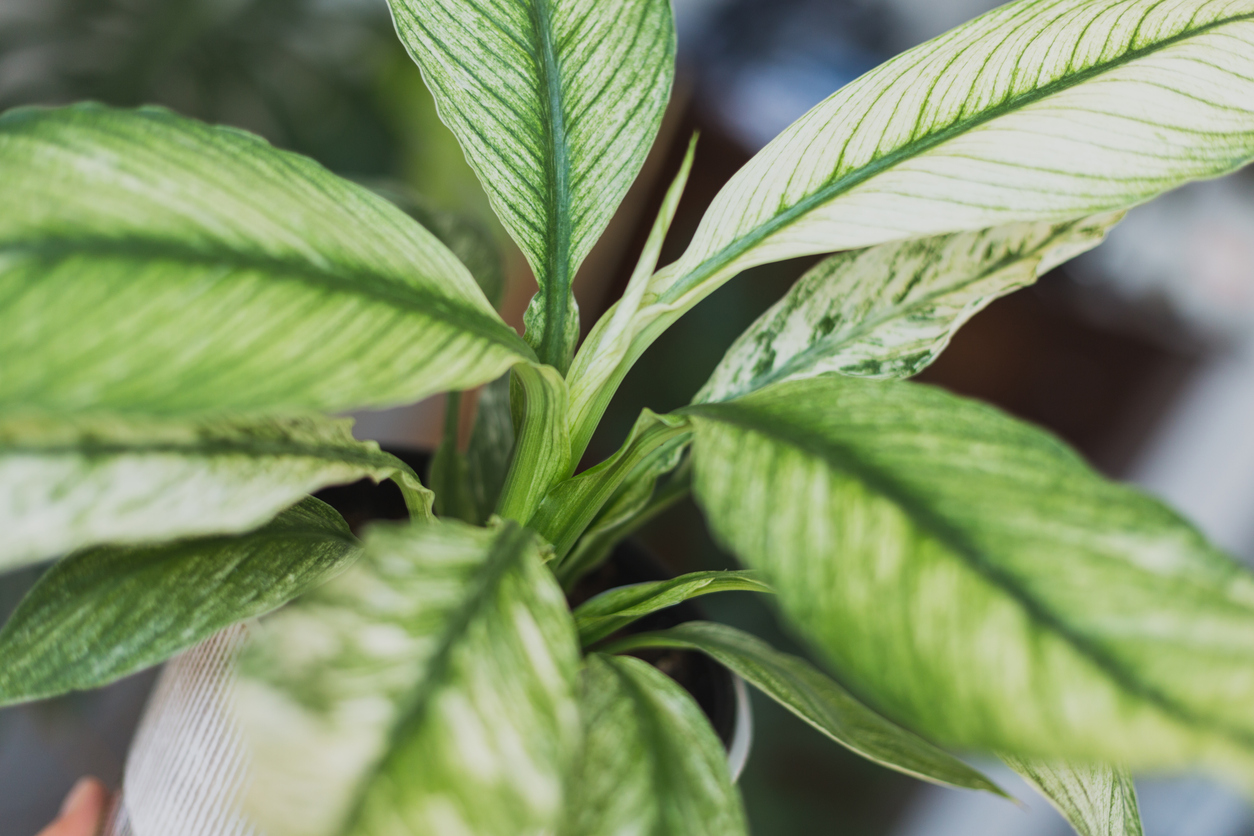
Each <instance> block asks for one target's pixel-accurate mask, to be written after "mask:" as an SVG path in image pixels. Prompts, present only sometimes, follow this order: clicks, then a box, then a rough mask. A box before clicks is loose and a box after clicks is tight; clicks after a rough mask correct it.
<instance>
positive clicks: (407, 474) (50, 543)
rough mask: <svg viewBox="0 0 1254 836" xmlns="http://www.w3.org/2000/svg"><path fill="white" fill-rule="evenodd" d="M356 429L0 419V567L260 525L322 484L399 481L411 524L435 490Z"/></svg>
mask: <svg viewBox="0 0 1254 836" xmlns="http://www.w3.org/2000/svg"><path fill="white" fill-rule="evenodd" d="M351 423H352V422H351V421H345V420H331V419H327V418H320V417H307V418H288V419H260V418H258V419H246V418H230V419H227V418H217V419H212V418H206V419H199V420H190V419H183V420H174V419H172V420H157V419H140V418H122V417H108V416H103V415H94V416H79V417H76V418H73V419H70V418H58V417H55V416H50V415H43V414H39V413H30V414H27V415H25V416H21V415H18V416H9V417H0V528H3V530H4V537H3V538H0V570H5V569H10V568H14V567H16V566H19V565H21V564H23V563H30V562H33V561H37V560H43V559H46V558H49V557H56V556H59V555H62V554H66V553H68V552H71V551H73V550H75V549H79V548H83V547H85V546H92V545H97V544H103V543H118V544H122V543H125V544H131V545H136V544H144V543H155V542H160V541H163V540H170V539H172V538H175V537H189V536H196V535H206V534H223V533H234V532H239V531H247V530H249V529H252V528H256V527H257V526H259V525H261V524H262V523H264V522H266V521H267V520H269V519H271V518H272V517H273V516H274V515H275V514H277V513H278V512H279V511H281V510H283V509H284V508H286V507H288V506H289V505H292V504H293V503H294V502H296V501H297V500H299V499H300V498H301V497H302V496H304V495H305V494H307V493H310V492H312V491H315V490H318V489H319V488H322V487H325V486H327V485H334V484H341V483H344V482H354V481H356V480H358V479H362V478H366V477H369V478H372V479H374V480H375V481H379V480H382V479H389V478H390V479H395V480H396V482H397V484H398V485H400V487H401V491H402V493H403V494H404V495H405V498H406V502H407V504H408V506H409V512H410V514H411V515H412V516H414V517H415V518H418V519H423V518H426V517H427V516H429V514H430V509H431V492H430V491H428V490H427V489H426V488H424V487H423V486H422V484H421V483H420V482H419V481H418V477H417V476H415V475H414V473H413V471H412V470H410V469H409V467H408V466H407V465H406V464H405V463H404V462H402V461H400V460H399V459H397V458H396V457H394V456H391V455H388V454H387V453H384V452H382V451H380V450H379V445H377V444H375V443H374V442H372V441H357V440H355V439H354V438H353V436H352V433H351V432H350V429H349V428H350V426H351Z"/></svg>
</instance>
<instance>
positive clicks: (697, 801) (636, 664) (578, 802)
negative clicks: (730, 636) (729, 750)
mask: <svg viewBox="0 0 1254 836" xmlns="http://www.w3.org/2000/svg"><path fill="white" fill-rule="evenodd" d="M581 704H582V708H583V718H584V734H585V744H584V751H583V757H582V760H581V762H580V764H579V766H578V768H577V771H576V773H575V780H574V781H573V784H572V788H571V797H570V800H569V801H568V804H567V815H566V820H565V824H564V826H563V827H562V829H561V830H560V831H559V832H560V836H622V834H628V833H632V834H635V833H640V834H649V836H747V834H748V829H747V827H746V825H745V817H744V811H743V809H742V806H741V802H740V795H739V793H737V792H736V788H735V787H733V786H732V783H731V776H730V775H729V774H728V772H727V756H726V754H725V753H724V752H723V746H722V744H721V743H719V740H718V737H716V736H715V734H714V730H713V729H711V728H710V724H709V721H708V720H706V718H705V715H704V714H702V713H701V709H700V708H698V707H697V704H696V703H695V702H693V701H692V697H690V696H688V694H687V692H685V691H684V690H683V689H682V688H680V687H679V686H678V685H677V684H675V682H674V681H673V680H671V679H670V678H669V677H667V676H666V674H664V673H662V672H661V671H659V670H657V669H656V668H654V667H652V666H650V665H647V664H645V663H644V662H641V661H640V660H639V659H632V658H630V657H622V656H619V657H615V656H604V655H602V654H599V653H594V654H592V655H591V656H589V657H588V660H587V664H586V666H585V668H584V673H583V688H582V700H581Z"/></svg>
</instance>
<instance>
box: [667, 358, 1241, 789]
mask: <svg viewBox="0 0 1254 836" xmlns="http://www.w3.org/2000/svg"><path fill="white" fill-rule="evenodd" d="M686 411H687V412H688V413H689V414H690V415H691V416H692V419H693V422H694V426H695V441H694V448H693V461H694V467H695V476H694V490H695V493H696V496H697V499H698V501H699V503H700V504H701V505H702V507H703V508H704V509H705V512H706V514H707V516H708V519H709V521H710V524H711V526H712V527H713V529H714V531H715V532H716V534H717V535H718V536H719V538H720V539H721V540H723V541H724V542H725V543H726V544H728V546H729V547H730V548H731V549H732V550H733V551H734V552H735V553H736V554H738V555H739V556H740V557H741V558H743V559H744V560H745V561H746V562H747V563H748V564H749V565H750V566H752V567H754V568H757V569H760V570H761V571H762V572H763V574H764V575H765V578H766V580H767V581H768V582H769V583H770V584H771V585H772V587H774V588H775V590H776V592H777V593H778V595H779V601H780V604H781V606H782V607H783V609H784V611H785V613H786V614H787V616H788V618H789V620H790V621H791V622H792V623H793V624H794V625H795V626H796V627H797V629H798V630H799V631H801V632H802V633H803V634H804V635H805V636H807V637H809V638H810V639H811V640H812V641H814V642H815V643H816V644H817V645H818V646H819V647H820V648H821V649H822V650H823V651H825V652H826V655H827V657H828V658H829V659H830V660H831V662H832V663H833V665H834V666H835V667H836V669H837V671H838V673H839V674H840V675H841V678H842V680H844V681H846V682H847V683H848V684H849V685H850V686H851V687H852V688H854V690H856V691H857V692H858V693H859V694H861V695H862V696H864V697H865V698H867V699H868V700H870V701H871V702H872V703H873V704H874V705H876V706H878V707H879V708H881V709H882V710H884V711H885V712H886V713H887V714H888V716H889V717H891V718H893V719H895V720H897V721H898V722H901V723H903V724H905V725H907V726H908V727H910V728H912V729H914V730H916V731H918V732H921V733H923V734H926V735H928V736H929V737H932V738H934V739H937V740H938V741H942V742H946V743H953V744H957V745H961V746H971V747H980V748H989V749H993V750H996V751H1004V752H1009V753H1011V754H1016V755H1020V756H1030V757H1047V758H1063V759H1069V760H1081V761H1083V760H1095V761H1113V762H1121V763H1128V764H1129V765H1132V766H1136V765H1145V766H1150V765H1175V764H1180V763H1183V762H1189V761H1197V760H1203V759H1205V760H1210V761H1212V762H1218V761H1219V760H1224V759H1238V758H1239V759H1243V762H1244V760H1245V759H1248V758H1249V755H1250V751H1251V750H1252V749H1254V679H1252V678H1251V677H1250V676H1249V668H1250V665H1251V664H1252V663H1254V577H1251V576H1250V575H1249V574H1248V573H1247V572H1246V571H1245V570H1244V569H1242V568H1241V567H1240V566H1239V565H1238V564H1237V563H1236V562H1234V561H1233V560H1231V559H1230V558H1228V557H1227V556H1226V555H1224V554H1222V553H1220V552H1219V551H1217V550H1216V549H1214V548H1213V547H1212V546H1210V545H1209V544H1208V543H1207V542H1206V541H1205V540H1204V539H1203V538H1202V536H1201V535H1200V534H1198V532H1197V531H1196V530H1195V529H1193V528H1192V527H1191V526H1189V525H1188V524H1187V523H1186V522H1185V521H1184V520H1182V519H1181V518H1180V517H1178V516H1177V515H1176V514H1174V513H1172V512H1171V511H1170V510H1168V509H1167V508H1165V507H1164V506H1163V505H1161V504H1160V503H1158V502H1157V501H1155V500H1153V499H1151V498H1149V497H1147V496H1145V495H1143V494H1141V493H1140V492H1138V491H1136V490H1133V489H1130V488H1127V487H1123V486H1120V485H1117V484H1114V483H1111V482H1108V481H1106V480H1105V479H1103V478H1101V477H1100V476H1098V475H1097V474H1095V473H1094V472H1093V471H1091V470H1090V469H1089V468H1088V467H1087V466H1086V465H1085V464H1084V463H1083V462H1082V461H1081V460H1080V458H1079V457H1078V456H1076V455H1075V454H1074V453H1072V452H1071V451H1070V450H1068V449H1067V448H1066V447H1065V446H1064V445H1062V444H1061V443H1059V442H1058V441H1057V440H1056V439H1054V438H1053V437H1051V436H1049V435H1046V434H1045V433H1043V432H1041V431H1039V430H1037V429H1034V428H1032V427H1029V426H1027V425H1025V424H1021V423H1019V422H1017V421H1014V420H1012V419H1010V418H1008V417H1006V416H1004V415H1002V414H1001V413H999V412H997V411H996V410H994V409H992V408H989V407H986V406H983V405H980V404H977V403H974V402H971V401H967V400H963V399H960V398H956V397H954V396H952V395H948V394H945V393H944V392H942V391H940V390H936V389H932V388H930V387H926V386H919V385H915V384H910V383H886V382H870V381H862V380H856V379H853V378H848V377H842V376H839V375H832V376H824V377H817V378H811V379H809V380H801V381H792V382H788V383H782V384H775V385H773V386H769V387H767V388H765V389H761V390H759V391H757V392H755V393H753V394H751V395H747V396H745V397H743V398H739V399H737V400H735V401H729V402H726V403H721V404H707V405H702V406H697V407H690V408H689V409H688V410H686Z"/></svg>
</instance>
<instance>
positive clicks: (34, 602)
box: [0, 497, 358, 704]
mask: <svg viewBox="0 0 1254 836" xmlns="http://www.w3.org/2000/svg"><path fill="white" fill-rule="evenodd" d="M357 552H358V543H357V540H356V538H354V537H353V536H352V534H350V533H349V531H348V526H347V525H346V524H345V522H344V520H343V519H342V518H341V517H340V515H339V514H337V513H336V512H335V511H334V509H332V508H331V507H330V506H328V505H325V504H323V503H321V502H319V501H318V500H316V499H313V498H312V497H311V498H308V499H306V500H304V501H303V502H301V503H300V504H299V505H296V506H295V507H293V508H290V509H288V510H287V511H284V512H283V513H281V514H279V516H278V517H277V518H275V519H274V521H272V522H270V523H269V524H267V525H265V526H263V527H261V528H259V529H257V530H256V531H253V532H250V533H248V534H239V535H234V536H228V537H208V538H201V539H192V540H178V541H175V542H173V543H165V544H162V545H159V546H138V547H112V546H105V547H99V548H94V549H88V550H86V551H81V552H77V553H75V554H72V555H70V556H69V557H67V558H65V559H64V560H62V561H61V562H60V563H57V564H56V565H55V566H53V567H52V568H51V569H49V570H48V571H47V572H46V573H45V574H44V576H43V577H41V578H40V579H39V582H38V583H36V584H35V586H34V588H33V589H31V591H30V592H29V593H28V594H27V596H26V597H25V599H23V601H22V603H21V605H19V606H18V608H17V610H16V611H15V612H14V613H13V615H12V617H10V618H9V620H8V622H7V623H6V624H5V625H4V629H3V630H0V704H8V703H15V702H24V701H27V700H34V699H42V698H44V697H50V696H54V695H56V694H63V693H65V692H67V691H76V690H85V689H88V688H98V687H100V686H101V685H105V684H107V683H109V682H112V681H114V680H115V679H119V678H121V677H123V676H126V675H128V674H131V673H134V672H135V671H139V670H143V669H144V668H147V667H150V666H152V665H155V664H157V663H159V662H162V661H164V660H166V659H168V658H169V657H171V656H173V655H174V654H175V653H178V652H179V651H181V650H184V649H186V648H188V647H191V646H192V645H194V644H196V643H197V642H199V641H201V640H202V639H205V638H208V637H209V636H211V635H213V634H214V633H216V632H217V631H218V630H220V629H222V628H223V627H226V626H228V625H230V624H234V623H235V622H237V621H243V620H244V619H247V618H253V617H256V616H259V615H261V614H263V613H266V612H269V611H270V610H273V609H274V608H276V607H278V606H280V605H281V604H283V603H285V602H287V601H288V600H290V599H292V598H295V597H296V596H297V595H300V594H301V593H303V592H305V591H306V590H308V589H310V588H311V587H313V586H315V585H317V584H318V583H321V582H323V581H325V580H327V579H328V578H330V577H332V576H333V575H335V574H336V573H337V572H339V571H342V570H343V569H344V568H345V567H346V566H348V565H349V564H350V563H351V562H352V559H353V558H354V557H356V555H357Z"/></svg>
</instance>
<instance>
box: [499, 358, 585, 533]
mask: <svg viewBox="0 0 1254 836" xmlns="http://www.w3.org/2000/svg"><path fill="white" fill-rule="evenodd" d="M513 379H514V381H516V382H517V386H513V387H512V388H511V391H513V392H516V393H517V394H516V395H515V396H514V397H512V398H511V406H512V407H514V408H515V410H516V414H515V424H516V425H517V426H518V430H517V433H516V440H515V445H514V457H513V460H512V461H511V463H510V468H509V472H508V473H507V474H506V475H505V484H504V486H503V487H502V488H501V496H500V500H499V501H498V503H497V513H498V514H500V515H501V516H502V517H504V518H505V519H507V520H516V521H518V522H520V523H526V522H527V521H528V520H530V519H531V516H532V515H533V514H534V513H535V512H536V509H537V508H539V507H540V501H541V500H542V499H543V498H544V495H545V493H547V492H548V489H549V488H550V487H551V486H553V485H554V484H556V483H557V482H558V481H559V480H561V479H564V478H566V477H567V476H569V475H570V471H571V469H572V468H573V466H574V465H573V463H572V462H571V457H570V436H569V435H568V434H567V431H566V421H565V420H564V418H565V415H566V408H567V403H568V397H567V392H566V381H565V380H563V379H562V376H561V375H560V374H558V372H557V370H556V369H554V368H553V367H552V366H535V365H529V364H528V365H519V366H518V367H517V368H515V369H514V375H513Z"/></svg>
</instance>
